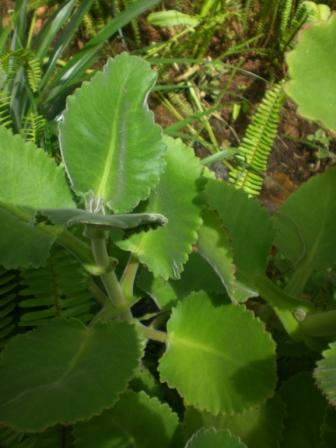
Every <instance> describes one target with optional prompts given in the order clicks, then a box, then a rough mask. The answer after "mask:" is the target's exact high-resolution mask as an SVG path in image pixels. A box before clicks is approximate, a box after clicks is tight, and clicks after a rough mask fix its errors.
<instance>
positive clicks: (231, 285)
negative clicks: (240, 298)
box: [197, 210, 237, 301]
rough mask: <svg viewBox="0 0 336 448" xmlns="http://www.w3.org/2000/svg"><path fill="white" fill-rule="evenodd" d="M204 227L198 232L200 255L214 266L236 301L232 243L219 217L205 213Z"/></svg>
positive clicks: (208, 212) (211, 213)
mask: <svg viewBox="0 0 336 448" xmlns="http://www.w3.org/2000/svg"><path fill="white" fill-rule="evenodd" d="M202 218H203V225H202V226H201V228H200V230H199V232H198V242H197V245H198V248H199V252H200V254H201V255H202V256H203V257H204V258H205V259H206V260H207V262H208V263H209V264H210V266H212V268H213V269H214V271H215V272H216V273H217V275H218V277H219V278H220V279H221V281H222V283H223V286H224V287H225V288H226V291H227V293H228V295H229V296H230V297H231V299H233V300H234V301H235V300H236V297H237V296H236V281H235V266H234V264H233V255H232V248H231V243H230V241H229V237H228V235H227V232H226V230H225V229H224V228H223V224H222V222H221V220H220V219H219V218H218V216H217V215H216V214H215V213H214V212H211V211H208V210H207V211H205V212H204V213H203V216H202Z"/></svg>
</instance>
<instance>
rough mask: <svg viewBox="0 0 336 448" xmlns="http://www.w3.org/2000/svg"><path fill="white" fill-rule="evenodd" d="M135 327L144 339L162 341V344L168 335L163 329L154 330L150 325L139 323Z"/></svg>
mask: <svg viewBox="0 0 336 448" xmlns="http://www.w3.org/2000/svg"><path fill="white" fill-rule="evenodd" d="M137 328H138V330H139V331H140V333H141V334H142V335H143V336H144V337H145V338H146V339H152V340H153V341H157V342H162V343H164V344H165V343H166V342H167V340H168V335H167V333H165V332H164V331H159V330H155V329H154V328H152V327H146V326H145V325H142V324H140V323H138V324H137Z"/></svg>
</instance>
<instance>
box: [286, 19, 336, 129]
mask: <svg viewBox="0 0 336 448" xmlns="http://www.w3.org/2000/svg"><path fill="white" fill-rule="evenodd" d="M335 41H336V17H335V16H332V17H331V19H330V20H328V21H326V22H319V23H317V24H315V25H313V26H311V27H309V28H306V29H304V30H302V31H301V32H300V34H299V38H298V43H297V44H296V47H295V48H294V50H293V51H291V52H290V53H289V54H288V55H287V64H288V70H289V77H290V81H289V82H288V83H287V85H286V92H287V94H288V95H289V96H290V97H291V98H292V99H293V100H294V101H295V102H296V103H297V105H298V112H299V113H300V114H301V115H302V116H304V117H305V118H309V119H310V120H317V121H319V122H320V123H322V124H323V125H324V126H326V127H327V128H329V129H331V130H334V131H335V130H336V87H335V86H336V47H335V45H334V43H335Z"/></svg>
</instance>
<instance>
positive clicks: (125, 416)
mask: <svg viewBox="0 0 336 448" xmlns="http://www.w3.org/2000/svg"><path fill="white" fill-rule="evenodd" d="M177 426H178V417H177V415H176V414H175V413H174V412H173V411H172V410H171V409H170V408H169V406H168V405H167V404H162V403H161V402H160V401H159V400H158V399H157V398H155V397H153V398H150V397H149V396H148V395H147V394H145V393H144V392H139V393H136V392H130V391H129V392H126V393H125V394H123V395H122V396H121V397H120V399H119V401H118V402H117V403H116V404H115V405H114V406H113V408H112V409H109V410H108V411H105V412H103V413H102V414H101V415H99V416H97V417H94V418H93V419H91V420H90V421H89V422H84V423H79V424H78V425H76V427H75V431H74V435H75V447H76V448H92V447H105V446H106V447H111V448H112V447H113V448H130V447H136V448H154V447H158V448H159V447H160V448H170V447H172V446H174V445H173V443H172V440H173V436H174V433H175V431H176V429H177Z"/></svg>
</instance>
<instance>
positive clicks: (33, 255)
mask: <svg viewBox="0 0 336 448" xmlns="http://www.w3.org/2000/svg"><path fill="white" fill-rule="evenodd" d="M155 78H156V75H155V73H154V72H153V71H152V70H151V68H150V66H149V64H148V63H146V62H145V61H143V60H142V59H140V58H138V57H133V56H129V55H128V54H122V55H120V56H118V57H116V58H115V59H113V60H110V61H109V62H108V64H107V65H106V67H105V68H104V70H103V71H102V72H98V73H97V74H96V75H95V76H94V77H93V78H92V79H91V81H90V82H87V83H84V84H83V85H82V87H81V88H80V89H78V90H77V91H76V92H75V94H74V95H73V96H72V97H69V99H68V102H67V108H66V110H65V112H64V114H63V117H62V120H61V123H60V145H61V152H62V157H63V163H64V166H65V171H66V174H67V178H68V182H67V180H66V176H65V173H64V169H63V167H62V166H57V165H56V164H55V162H54V161H53V160H52V159H50V158H49V157H48V156H47V155H46V154H45V153H44V152H43V151H42V150H40V149H37V148H36V147H34V145H33V144H32V143H25V142H24V141H23V140H22V139H21V137H19V136H13V135H12V134H11V133H10V132H9V131H8V130H6V129H4V128H1V129H0V167H1V173H2V176H1V179H0V206H1V207H0V215H1V227H0V230H1V232H0V263H1V264H2V265H3V266H4V268H5V269H7V270H8V272H12V271H11V270H16V269H21V270H23V271H22V272H23V273H25V272H30V274H29V275H28V274H23V277H24V278H25V279H27V278H28V279H29V278H32V277H34V278H35V281H34V282H31V289H29V291H38V290H41V287H42V286H41V282H40V283H37V281H36V276H37V273H41V269H42V270H43V269H46V268H43V266H48V263H49V264H50V263H51V260H53V258H52V257H55V255H54V252H53V251H55V250H56V251H59V250H63V251H64V252H66V253H69V254H70V253H71V254H73V255H74V256H75V257H76V259H77V261H74V262H75V263H77V264H78V262H79V263H80V264H81V265H82V267H83V269H84V270H85V271H86V272H87V273H89V274H90V275H92V277H93V279H94V281H93V285H92V286H93V289H92V294H93V295H94V296H95V297H96V298H97V301H98V304H97V305H96V306H93V307H91V309H90V313H91V314H89V318H88V315H87V314H86V315H85V316H86V317H85V318H84V317H83V315H82V314H81V313H80V312H79V311H78V307H77V306H78V305H80V306H82V305H81V304H82V302H80V298H79V297H78V296H77V295H76V290H75V289H73V290H72V291H73V297H67V298H66V299H64V298H63V299H62V300H59V301H58V302H57V303H55V304H54V306H53V307H49V308H47V307H46V305H47V304H48V305H49V306H50V301H49V298H48V299H45V298H39V299H35V298H32V299H31V300H30V299H28V300H25V304H26V306H30V307H32V306H34V305H35V306H36V307H38V311H36V314H35V316H36V320H35V321H33V323H32V324H31V325H33V326H36V325H37V328H35V329H33V330H32V331H29V332H25V333H23V334H19V335H17V336H15V337H12V338H11V339H10V340H9V342H8V343H7V345H6V347H5V349H4V350H3V352H2V355H1V361H0V397H1V402H0V422H1V423H2V424H3V425H4V428H5V429H4V431H5V432H6V431H7V432H6V434H8V438H11V440H13V439H14V440H15V441H16V442H15V443H16V446H27V444H29V443H30V444H31V446H58V445H59V440H61V439H62V443H63V445H62V446H64V443H65V444H66V446H72V445H73V446H75V447H78V448H82V447H83V448H84V447H92V446H95V447H103V446H113V447H129V446H137V447H141V448H143V447H148V448H149V447H162V448H164V447H176V448H179V447H184V446H185V447H187V448H193V447H195V448H198V447H199V448H201V447H209V446H211V447H217V446H218V447H219V446H220V447H227V448H240V447H242V448H243V447H249V448H257V447H258V448H263V447H265V448H266V447H280V446H283V447H286V448H288V447H292V446H293V447H294V446H298V445H297V439H296V438H295V433H294V431H293V424H294V423H293V422H294V421H296V420H295V418H296V416H297V415H300V413H301V412H303V410H304V412H305V414H304V415H305V420H303V419H302V418H301V417H300V418H299V419H298V420H297V421H296V424H298V425H299V427H300V430H301V431H302V433H306V432H307V428H306V427H307V421H309V425H308V426H309V427H310V428H309V430H310V431H311V433H310V432H309V431H308V436H307V437H306V436H305V437H306V438H305V440H307V444H306V445H305V446H312V447H313V446H314V447H316V446H318V443H321V446H331V445H326V444H327V443H329V442H328V441H329V440H334V441H335V435H333V434H332V430H331V428H332V425H333V424H334V422H335V418H336V417H335V413H334V411H333V410H332V409H330V408H329V407H328V403H327V401H326V400H325V399H324V397H323V396H322V395H321V394H320V393H319V391H318V390H317V389H316V387H315V386H314V383H313V381H312V378H311V376H310V375H309V374H300V375H303V377H302V378H301V376H300V375H298V376H294V377H292V378H291V379H290V380H289V381H288V382H286V383H282V384H281V387H280V389H279V391H278V392H276V383H277V358H276V348H277V345H278V351H279V355H280V357H281V353H286V347H287V350H288V346H289V351H290V350H292V353H295V352H297V351H299V350H303V352H304V353H308V355H307V356H306V359H309V360H314V359H315V358H316V350H317V351H318V350H320V349H321V348H324V347H325V345H326V342H328V341H329V340H331V339H332V338H334V337H335V336H336V327H335V311H329V312H321V311H320V312H319V311H318V310H315V309H314V304H313V303H312V302H310V301H307V300H303V299H302V298H300V295H301V293H302V291H304V288H305V286H306V283H307V281H308V280H309V278H310V277H311V275H312V273H313V271H315V270H323V269H325V268H328V267H330V266H331V265H332V264H333V258H332V257H333V254H334V252H335V246H336V240H335V238H334V237H333V236H332V235H331V232H330V230H331V223H332V222H334V220H335V215H336V208H335V204H334V202H333V201H332V200H331V196H330V195H329V196H328V192H329V191H331V188H334V187H335V184H336V170H335V169H332V170H330V171H328V172H327V173H325V174H323V175H319V176H316V177H315V178H313V179H312V180H311V181H309V182H307V183H306V184H305V185H303V187H302V188H300V189H299V190H298V191H297V192H296V193H295V194H293V196H292V197H290V199H289V200H288V201H287V202H286V203H285V204H284V206H283V207H282V208H281V209H280V211H279V214H278V215H277V216H276V217H274V218H273V219H271V218H270V216H269V215H268V212H267V210H266V209H264V208H262V206H261V205H259V204H258V202H257V201H256V200H255V199H250V198H249V197H248V196H247V195H246V194H245V193H244V192H242V191H239V190H236V189H234V188H233V187H232V186H229V185H227V184H225V183H224V182H223V181H221V180H217V179H215V178H214V176H213V175H212V173H211V172H210V171H208V170H207V169H205V168H204V166H203V165H202V164H201V162H200V161H199V159H198V158H197V157H196V156H195V155H194V154H193V152H192V150H191V149H190V148H188V147H186V146H185V145H184V144H183V143H182V142H181V141H180V140H174V139H172V138H170V137H166V136H163V135H162V131H161V129H160V127H159V126H158V125H157V124H155V123H154V120H153V113H152V112H150V111H149V110H148V107H147V96H148V94H149V92H150V90H151V88H152V87H153V85H154V82H155ZM69 184H70V185H69ZM322 196H324V197H325V200H323V201H319V202H318V201H317V202H318V204H316V205H317V206H318V207H319V217H323V219H322V220H321V219H315V213H316V212H315V210H314V209H313V208H312V207H311V201H312V198H314V201H315V198H318V197H322ZM307 223H309V226H307ZM307 227H309V230H307ZM80 230H83V231H84V234H83V232H82V231H80ZM82 234H83V235H82ZM274 244H275V246H276V247H277V248H278V250H279V251H281V253H282V254H283V256H285V257H286V258H287V260H288V261H289V262H290V263H292V275H291V276H290V278H288V281H287V284H286V286H285V287H284V288H282V287H280V286H278V285H276V284H275V283H273V282H272V281H271V280H270V279H269V278H268V276H267V274H266V269H267V265H268V261H269V257H270V253H271V248H272V245H274ZM52 246H53V248H52V250H51V247H52ZM60 247H62V248H63V249H60ZM303 248H304V249H303ZM124 254H127V256H128V260H126V261H125V257H124ZM32 268H34V272H35V274H34V275H33V274H32ZM71 273H72V270H71ZM39 275H40V274H39ZM79 275H81V276H83V271H80V274H79ZM85 275H86V274H85ZM81 278H82V277H81ZM83 278H84V277H83ZM85 278H87V277H85ZM71 282H73V283H74V285H76V279H75V278H72V277H71V279H70V283H71ZM68 284H69V279H68V280H67V285H68ZM85 284H86V283H85ZM68 286H69V285H68ZM33 287H34V288H33ZM25 291H26V290H25ZM29 291H28V293H29ZM9 292H10V294H12V290H11V289H9ZM21 294H22V293H21ZM69 295H70V296H71V294H70V293H69V294H68V296H69ZM258 296H260V297H261V298H262V299H264V301H262V300H261V299H256V297H258ZM143 297H145V298H146V300H142V298H143ZM251 298H252V300H251ZM253 298H255V299H253ZM29 300H30V302H29ZM150 300H152V304H155V307H150V308H148V307H147V306H146V303H148V301H150ZM27 302H29V303H28V304H27ZM75 305H76V306H75ZM76 307H77V308H76ZM51 309H52V310H55V313H54V316H56V317H58V318H56V319H47V318H46V317H52V313H51V314H50V310H51ZM80 310H81V312H82V308H80ZM252 310H254V311H252ZM85 311H87V308H85ZM41 313H42V314H41ZM41 316H43V319H42V318H41ZM69 316H70V317H69ZM73 316H75V318H74V317H73ZM19 322H21V321H19ZM25 322H27V319H26V321H25ZM38 324H40V325H38ZM42 324H43V325H42ZM265 324H266V325H265ZM271 331H272V332H273V336H272V334H271ZM149 340H154V341H156V342H157V343H159V344H160V348H159V349H157V348H156V347H157V346H156V345H154V346H153V347H152V346H150V348H151V349H150V350H149V349H148V341H149ZM305 346H306V348H304V347H305ZM304 350H305V351H304ZM333 352H334V350H333V347H331V348H330V349H329V351H327V352H326V353H325V355H326V358H327V357H329V356H333ZM287 353H288V352H287ZM317 353H318V352H317ZM150 355H151V356H152V357H151V363H150V362H148V357H149V356H150ZM283 356H284V355H283ZM153 358H154V359H153ZM153 361H154V363H157V369H156V368H155V367H153ZM149 366H151V368H149ZM279 366H280V367H281V363H280V360H279ZM319 369H320V373H321V374H320V377H321V384H327V385H330V378H328V375H326V374H325V372H324V370H323V361H322V362H321V364H320V365H319ZM282 379H283V378H282V377H281V374H280V380H281V381H282ZM164 384H165V385H166V386H165V388H164V387H163V385H164ZM297 384H299V386H300V387H296V385H297ZM167 386H168V387H169V388H170V389H175V391H171V393H170V398H169V400H167V402H169V405H168V403H163V401H164V397H165V396H168V395H169V394H167ZM334 391H335V389H332V388H331V389H330V388H329V389H328V392H327V393H326V396H327V398H328V399H329V401H330V402H332V403H333V402H334V395H333V394H334ZM178 397H181V398H182V400H183V406H182V404H181V400H179V399H178ZM293 397H297V400H298V401H295V400H294V398H293ZM302 397H305V398H304V399H303V398H302ZM307 397H308V398H307ZM308 399H309V400H311V403H312V406H310V405H308V406H307V405H306V404H305V405H303V402H304V401H306V400H308ZM317 410H318V412H319V416H320V417H319V418H316V419H314V418H315V414H316V412H317ZM178 415H179V416H178ZM300 425H301V426H300ZM213 428H216V429H213ZM70 432H71V434H72V436H71V437H69V440H68V436H69V433H70ZM31 433H32V434H31ZM60 434H61V435H60ZM60 437H61V439H60ZM332 437H334V438H333V439H331V438H332ZM322 444H324V445H322ZM29 446H30V445H29Z"/></svg>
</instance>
